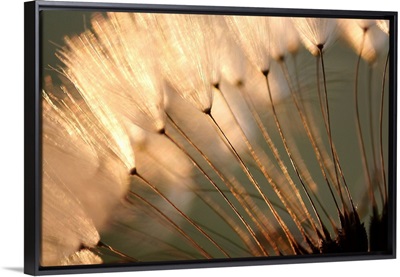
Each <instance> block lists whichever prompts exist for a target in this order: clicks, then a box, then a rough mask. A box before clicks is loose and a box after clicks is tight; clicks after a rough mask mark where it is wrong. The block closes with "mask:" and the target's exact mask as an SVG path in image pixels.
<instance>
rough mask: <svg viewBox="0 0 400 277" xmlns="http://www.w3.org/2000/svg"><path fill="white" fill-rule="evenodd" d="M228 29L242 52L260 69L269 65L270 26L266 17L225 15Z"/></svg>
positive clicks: (265, 68)
mask: <svg viewBox="0 0 400 277" xmlns="http://www.w3.org/2000/svg"><path fill="white" fill-rule="evenodd" d="M225 20H226V22H227V25H228V27H229V30H230V31H231V32H232V33H233V35H234V37H235V39H236V41H237V42H238V44H239V45H240V46H241V48H242V51H243V53H245V55H246V56H247V57H248V59H249V60H250V61H251V62H252V63H253V64H254V65H255V66H256V67H257V68H258V69H259V70H260V71H265V70H268V69H269V65H270V44H271V40H270V27H269V24H268V18H266V17H258V16H226V17H225Z"/></svg>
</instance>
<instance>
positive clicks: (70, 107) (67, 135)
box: [43, 93, 135, 229]
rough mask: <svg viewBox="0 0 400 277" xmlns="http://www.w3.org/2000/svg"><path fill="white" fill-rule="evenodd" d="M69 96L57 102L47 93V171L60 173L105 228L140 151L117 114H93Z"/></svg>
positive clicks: (45, 151) (126, 187)
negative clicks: (135, 151)
mask: <svg viewBox="0 0 400 277" xmlns="http://www.w3.org/2000/svg"><path fill="white" fill-rule="evenodd" d="M69 97H70V96H69V94H67V97H66V98H65V99H63V100H59V102H53V101H52V100H51V99H50V97H49V96H47V94H46V93H45V94H44V99H45V101H44V102H43V106H44V113H43V131H44V136H43V158H44V160H45V161H47V163H46V167H44V170H48V169H49V168H51V169H52V171H54V172H57V175H58V177H59V178H60V179H61V180H63V182H64V184H65V186H66V187H67V188H68V189H69V190H70V191H71V192H72V193H73V194H74V195H75V196H76V197H77V199H79V200H80V201H81V202H82V205H83V206H84V208H85V212H86V213H87V215H88V216H89V217H90V218H91V219H92V220H93V222H94V223H95V226H96V227H97V228H99V229H100V228H102V227H103V226H104V225H105V223H106V222H107V220H108V217H109V215H110V211H111V210H112V207H114V206H115V205H117V204H118V203H119V201H120V199H121V198H122V197H123V196H124V195H125V193H126V191H127V190H128V187H129V171H130V169H131V168H132V167H134V165H135V162H134V156H133V152H132V149H130V148H129V147H130V141H129V137H128V136H127V134H125V132H124V130H123V127H122V126H121V125H118V122H117V121H115V120H112V119H111V118H112V114H111V113H108V114H107V115H105V114H101V113H100V111H99V110H98V111H97V112H96V114H93V113H92V111H93V110H90V109H89V108H87V107H86V108H85V103H81V104H80V105H78V104H77V102H74V101H73V99H72V98H69ZM92 104H94V103H92ZM104 108H105V106H103V109H104ZM102 111H104V110H102ZM51 130H57V132H54V131H51ZM111 132H112V133H111ZM128 146H129V147H128ZM76 147H79V149H77V148H76ZM124 152H126V153H124Z"/></svg>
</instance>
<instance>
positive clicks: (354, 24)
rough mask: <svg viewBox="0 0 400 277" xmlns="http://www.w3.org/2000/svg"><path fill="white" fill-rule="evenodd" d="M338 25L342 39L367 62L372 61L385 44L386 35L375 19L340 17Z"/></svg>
mask: <svg viewBox="0 0 400 277" xmlns="http://www.w3.org/2000/svg"><path fill="white" fill-rule="evenodd" d="M340 26H341V28H342V29H343V32H342V34H343V37H344V39H345V40H346V41H347V42H348V43H349V44H350V45H351V46H352V48H353V49H354V51H355V52H356V53H357V54H360V55H361V57H362V58H363V59H364V60H366V61H367V62H368V63H373V62H374V61H375V60H376V58H377V57H378V55H379V54H380V53H381V52H382V50H383V49H384V48H385V46H386V45H387V43H386V42H387V39H388V37H387V35H386V34H385V33H384V32H382V31H381V30H380V29H379V28H378V26H377V25H376V21H375V20H363V19H342V20H341V24H340Z"/></svg>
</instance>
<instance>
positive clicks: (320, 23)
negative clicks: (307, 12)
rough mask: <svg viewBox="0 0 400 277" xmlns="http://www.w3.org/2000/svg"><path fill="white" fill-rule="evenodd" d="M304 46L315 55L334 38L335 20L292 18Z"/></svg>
mask: <svg viewBox="0 0 400 277" xmlns="http://www.w3.org/2000/svg"><path fill="white" fill-rule="evenodd" d="M292 20H293V25H294V26H295V27H296V29H297V31H298V32H299V35H300V38H301V41H302V42H303V44H304V46H305V47H306V48H307V49H308V50H309V51H310V52H311V54H313V55H314V56H317V55H318V54H319V52H320V50H325V48H327V47H329V46H330V45H331V44H332V43H333V42H334V40H335V38H336V28H337V20H336V19H333V18H292Z"/></svg>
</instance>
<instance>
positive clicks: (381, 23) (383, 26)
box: [376, 20, 389, 35]
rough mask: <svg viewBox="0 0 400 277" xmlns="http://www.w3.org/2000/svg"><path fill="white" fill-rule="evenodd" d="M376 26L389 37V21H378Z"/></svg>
mask: <svg viewBox="0 0 400 277" xmlns="http://www.w3.org/2000/svg"><path fill="white" fill-rule="evenodd" d="M376 25H378V27H379V28H380V29H381V30H382V31H383V32H384V33H385V34H387V35H389V20H377V21H376Z"/></svg>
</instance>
